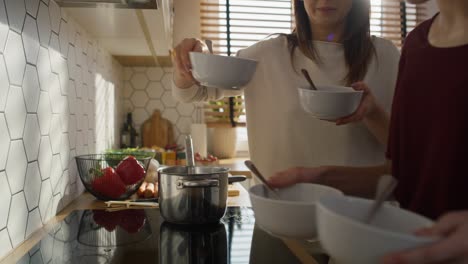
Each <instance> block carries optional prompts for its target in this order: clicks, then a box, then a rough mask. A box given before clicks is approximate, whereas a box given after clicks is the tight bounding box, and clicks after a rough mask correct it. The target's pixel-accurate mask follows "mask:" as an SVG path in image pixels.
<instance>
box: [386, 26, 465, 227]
mask: <svg viewBox="0 0 468 264" xmlns="http://www.w3.org/2000/svg"><path fill="white" fill-rule="evenodd" d="M433 20H434V18H433V19H431V20H428V21H426V22H424V23H422V24H421V25H420V26H418V27H417V28H416V29H414V30H413V31H412V32H411V33H410V34H409V36H408V38H407V39H406V42H405V45H404V47H403V50H402V56H401V61H400V67H399V75H398V81H397V87H396V89H395V97H394V101H393V108H392V117H391V125H390V137H389V144H388V151H387V157H388V158H389V159H390V160H392V162H393V175H394V176H395V177H396V178H397V179H398V180H399V185H398V187H397V190H396V192H395V195H396V198H397V200H398V201H399V202H400V203H401V205H402V207H404V208H406V209H409V210H412V211H415V212H417V213H420V214H423V215H425V216H427V217H430V218H433V219H435V218H437V217H439V216H440V215H442V214H444V213H446V212H447V211H452V210H461V209H468V45H463V46H459V47H454V48H436V47H433V46H431V45H430V44H429V41H428V33H429V29H430V27H431V24H432V22H433Z"/></svg>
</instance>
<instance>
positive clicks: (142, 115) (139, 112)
mask: <svg viewBox="0 0 468 264" xmlns="http://www.w3.org/2000/svg"><path fill="white" fill-rule="evenodd" d="M149 117H150V115H149V113H148V112H146V110H145V109H144V108H136V109H134V110H133V121H134V122H135V125H136V126H137V127H140V126H141V125H142V124H143V122H145V121H146V119H148V118H149Z"/></svg>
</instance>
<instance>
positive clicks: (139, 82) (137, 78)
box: [130, 73, 149, 90]
mask: <svg viewBox="0 0 468 264" xmlns="http://www.w3.org/2000/svg"><path fill="white" fill-rule="evenodd" d="M148 82H149V81H148V77H146V74H145V73H135V74H133V76H132V79H131V80H130V83H131V84H132V86H133V88H134V89H136V90H144V89H145V88H146V85H148Z"/></svg>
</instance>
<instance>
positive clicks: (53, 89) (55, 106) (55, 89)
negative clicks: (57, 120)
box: [49, 73, 65, 114]
mask: <svg viewBox="0 0 468 264" xmlns="http://www.w3.org/2000/svg"><path fill="white" fill-rule="evenodd" d="M50 80H51V81H50V87H49V97H50V102H51V106H52V113H54V114H59V113H61V112H63V111H65V102H63V100H62V92H61V90H60V79H59V76H58V75H57V74H55V73H53V74H51V75H50Z"/></svg>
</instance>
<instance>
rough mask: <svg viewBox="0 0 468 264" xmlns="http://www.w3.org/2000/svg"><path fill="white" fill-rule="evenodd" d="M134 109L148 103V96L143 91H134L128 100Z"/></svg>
mask: <svg viewBox="0 0 468 264" xmlns="http://www.w3.org/2000/svg"><path fill="white" fill-rule="evenodd" d="M130 101H131V102H132V103H133V105H134V106H135V107H145V105H146V103H147V102H148V95H147V94H146V92H145V91H135V92H134V93H133V94H132V97H131V98H130Z"/></svg>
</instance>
